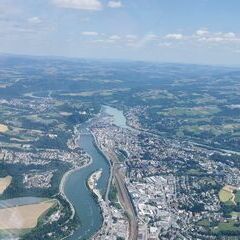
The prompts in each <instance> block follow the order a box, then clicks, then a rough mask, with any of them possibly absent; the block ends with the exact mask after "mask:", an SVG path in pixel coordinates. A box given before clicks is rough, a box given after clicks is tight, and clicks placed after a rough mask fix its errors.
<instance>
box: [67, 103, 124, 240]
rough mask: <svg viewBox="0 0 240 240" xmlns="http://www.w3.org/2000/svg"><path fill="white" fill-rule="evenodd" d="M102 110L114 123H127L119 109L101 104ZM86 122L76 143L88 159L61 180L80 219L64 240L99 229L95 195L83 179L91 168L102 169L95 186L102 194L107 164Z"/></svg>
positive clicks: (99, 219)
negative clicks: (89, 160) (111, 117)
mask: <svg viewBox="0 0 240 240" xmlns="http://www.w3.org/2000/svg"><path fill="white" fill-rule="evenodd" d="M102 110H103V111H104V112H105V113H107V114H109V115H112V116H113V121H114V124H116V125H117V126H119V127H127V125H126V119H125V117H124V115H123V112H122V111H120V110H118V109H116V108H112V107H109V106H103V108H102ZM89 124H90V123H89V122H88V123H84V124H82V125H81V126H80V128H81V132H80V140H79V141H80V142H79V143H80V146H81V148H83V149H84V150H85V151H86V152H87V153H88V154H89V155H90V156H91V157H92V163H91V164H90V165H89V166H87V167H84V168H81V169H79V170H77V171H75V172H72V173H71V174H70V175H69V176H68V177H67V179H66V182H65V184H64V193H65V195H66V197H67V199H68V200H69V201H70V202H71V204H72V205H73V207H74V208H75V211H76V214H77V215H78V217H79V219H80V222H81V225H80V227H79V228H77V229H76V230H75V232H74V233H73V235H71V236H70V237H68V238H67V239H68V240H77V239H81V240H82V239H89V238H91V236H93V235H94V234H95V233H96V232H97V231H98V230H99V229H100V227H101V225H102V220H103V219H102V215H101V209H100V207H99V205H98V203H97V201H96V199H95V198H93V195H92V193H91V192H90V190H89V189H88V188H87V185H86V183H87V179H88V178H89V176H90V175H91V174H92V173H93V172H95V171H97V170H99V169H102V170H103V171H102V176H101V178H100V179H99V181H98V184H97V186H98V188H99V190H100V191H101V193H102V194H103V195H104V194H105V192H106V189H107V185H108V180H109V176H110V166H109V163H108V161H107V159H106V158H105V156H104V155H103V154H102V153H101V152H100V151H99V149H98V148H97V146H96V145H95V143H94V137H93V136H92V134H91V132H90V131H89V130H88V127H89Z"/></svg>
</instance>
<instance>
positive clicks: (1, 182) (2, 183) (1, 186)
mask: <svg viewBox="0 0 240 240" xmlns="http://www.w3.org/2000/svg"><path fill="white" fill-rule="evenodd" d="M11 182H12V177H11V176H7V177H5V178H0V194H3V192H4V191H5V190H6V189H7V188H8V186H9V185H10V184H11Z"/></svg>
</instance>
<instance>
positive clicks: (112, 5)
mask: <svg viewBox="0 0 240 240" xmlns="http://www.w3.org/2000/svg"><path fill="white" fill-rule="evenodd" d="M122 6H123V4H122V2H121V1H109V2H108V7H110V8H121V7H122Z"/></svg>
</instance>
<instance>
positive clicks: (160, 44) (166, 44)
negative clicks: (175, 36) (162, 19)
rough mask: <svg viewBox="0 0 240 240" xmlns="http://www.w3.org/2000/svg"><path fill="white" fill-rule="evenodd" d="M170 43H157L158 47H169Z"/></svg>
mask: <svg viewBox="0 0 240 240" xmlns="http://www.w3.org/2000/svg"><path fill="white" fill-rule="evenodd" d="M172 45H173V44H172V43H171V42H161V43H159V44H158V46H159V47H164V48H170V47H172Z"/></svg>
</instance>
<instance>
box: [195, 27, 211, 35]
mask: <svg viewBox="0 0 240 240" xmlns="http://www.w3.org/2000/svg"><path fill="white" fill-rule="evenodd" d="M196 34H197V35H198V36H205V35H207V34H209V32H208V30H207V29H199V30H197V31H196Z"/></svg>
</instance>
